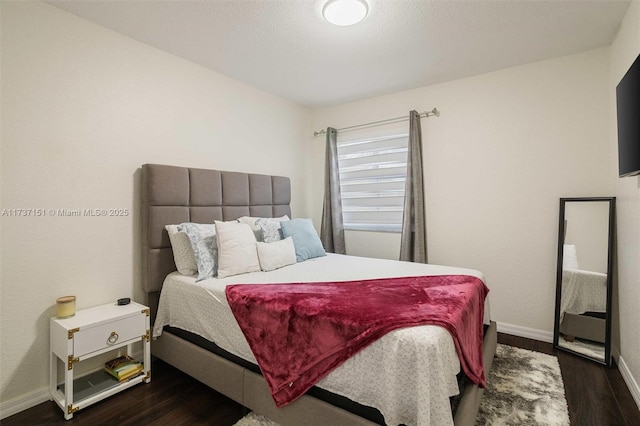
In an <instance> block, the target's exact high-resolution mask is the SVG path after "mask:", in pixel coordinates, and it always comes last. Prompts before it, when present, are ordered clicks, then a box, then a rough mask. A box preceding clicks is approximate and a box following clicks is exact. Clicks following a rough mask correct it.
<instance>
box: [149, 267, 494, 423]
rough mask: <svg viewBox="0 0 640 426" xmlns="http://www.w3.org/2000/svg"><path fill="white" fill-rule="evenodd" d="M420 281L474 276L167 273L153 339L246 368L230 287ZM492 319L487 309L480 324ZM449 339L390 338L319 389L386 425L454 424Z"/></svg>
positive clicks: (414, 334)
mask: <svg viewBox="0 0 640 426" xmlns="http://www.w3.org/2000/svg"><path fill="white" fill-rule="evenodd" d="M422 275H470V276H475V277H478V278H480V279H483V276H482V273H480V272H479V271H475V270H471V269H464V268H454V267H446V266H438V265H425V264H418V263H409V262H398V261H392V260H382V259H371V258H362V257H355V256H345V255H336V254H328V255H327V256H325V257H319V258H315V259H311V260H307V261H305V262H300V263H297V264H294V265H290V266H287V267H285V268H282V269H278V270H275V271H270V272H255V273H249V274H243V275H236V276H233V277H228V278H224V279H217V278H214V279H209V280H204V281H200V282H195V278H194V277H188V276H184V275H180V274H179V273H177V272H174V273H172V274H169V275H168V276H167V278H166V279H165V281H164V284H163V288H162V293H161V295H160V301H159V305H158V312H157V316H156V321H155V323H154V328H153V336H154V338H155V337H158V336H160V335H161V334H162V330H163V327H165V326H171V327H176V328H180V329H183V330H186V331H188V332H191V333H194V334H197V335H199V336H202V337H203V338H205V339H207V340H209V341H211V342H215V344H216V345H218V346H219V347H221V348H222V349H224V350H226V351H228V352H230V353H232V354H234V355H236V356H238V357H240V358H243V359H245V360H247V361H249V362H252V363H256V360H255V358H254V356H253V353H252V352H251V349H250V348H249V345H248V344H247V342H246V340H245V338H244V336H243V334H242V331H241V330H240V328H239V326H238V324H237V322H236V320H235V318H234V316H233V314H232V313H231V310H230V308H229V305H228V303H227V299H226V296H225V287H226V286H227V285H229V284H264V283H292V282H322V281H350V280H358V279H369V278H392V277H405V276H422ZM489 320H490V314H489V309H488V301H487V302H485V323H488V322H489ZM459 372H460V362H459V360H458V357H457V354H456V350H455V346H454V343H453V339H452V338H451V335H450V334H449V333H448V332H447V331H446V330H445V329H444V328H442V327H439V326H435V325H425V326H419V327H410V328H402V329H398V330H395V331H393V332H390V333H388V334H386V335H385V336H383V337H382V338H380V339H379V340H377V341H376V342H374V343H372V344H371V345H369V346H367V347H366V348H364V349H363V350H362V351H360V352H359V353H357V354H355V355H354V356H353V357H351V358H350V359H348V360H347V361H346V362H345V363H343V364H342V365H341V366H340V367H338V368H336V369H335V370H333V371H332V372H331V373H329V374H328V375H327V376H326V377H324V378H323V379H322V380H321V381H320V382H318V383H317V384H316V386H317V387H319V388H321V389H324V390H327V391H329V392H332V393H335V394H338V395H342V396H344V397H346V398H349V399H351V400H353V401H356V402H358V403H359V404H362V405H365V406H370V407H374V408H376V409H377V410H378V411H380V412H381V413H382V415H383V416H384V418H385V422H386V423H387V424H391V425H397V424H406V425H408V426H409V425H429V424H431V425H450V424H453V418H452V414H451V406H450V402H449V398H450V397H451V396H455V395H457V394H458V393H459V392H460V390H459V388H458V381H457V378H456V375H457V374H458V373H459Z"/></svg>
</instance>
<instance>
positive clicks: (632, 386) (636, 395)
mask: <svg viewBox="0 0 640 426" xmlns="http://www.w3.org/2000/svg"><path fill="white" fill-rule="evenodd" d="M618 370H620V374H622V378H623V379H624V382H625V383H626V384H627V387H628V388H629V392H631V396H632V397H633V400H634V401H635V402H636V405H637V406H638V409H640V386H638V382H636V379H634V378H633V375H631V371H629V367H627V364H626V363H625V362H624V358H622V357H619V358H618Z"/></svg>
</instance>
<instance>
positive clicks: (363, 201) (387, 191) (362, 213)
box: [338, 133, 409, 232]
mask: <svg viewBox="0 0 640 426" xmlns="http://www.w3.org/2000/svg"><path fill="white" fill-rule="evenodd" d="M408 140H409V135H408V134H406V133H405V134H399V135H391V136H384V137H377V138H368V139H361V140H355V141H344V142H338V168H339V171H340V190H341V192H342V214H343V221H344V228H345V229H348V230H367V231H386V232H401V230H402V211H403V204H404V186H405V180H406V175H407V151H408V148H407V144H408Z"/></svg>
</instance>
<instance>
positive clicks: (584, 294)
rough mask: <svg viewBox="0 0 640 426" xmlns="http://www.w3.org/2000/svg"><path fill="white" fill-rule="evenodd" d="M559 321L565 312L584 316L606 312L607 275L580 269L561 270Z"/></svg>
mask: <svg viewBox="0 0 640 426" xmlns="http://www.w3.org/2000/svg"><path fill="white" fill-rule="evenodd" d="M560 300H561V302H560V320H561V321H562V319H563V317H564V313H565V312H569V313H571V314H584V313H585V312H587V311H593V312H606V310H607V306H606V305H607V274H602V273H600V272H592V271H584V270H581V269H563V270H562V297H561V298H560Z"/></svg>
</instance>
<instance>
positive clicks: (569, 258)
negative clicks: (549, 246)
mask: <svg viewBox="0 0 640 426" xmlns="http://www.w3.org/2000/svg"><path fill="white" fill-rule="evenodd" d="M562 253H563V255H562V269H579V268H578V254H577V253H576V246H574V245H573V244H565V245H564V248H563V251H562Z"/></svg>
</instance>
